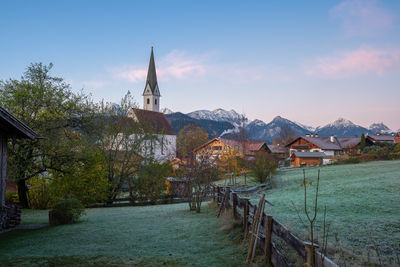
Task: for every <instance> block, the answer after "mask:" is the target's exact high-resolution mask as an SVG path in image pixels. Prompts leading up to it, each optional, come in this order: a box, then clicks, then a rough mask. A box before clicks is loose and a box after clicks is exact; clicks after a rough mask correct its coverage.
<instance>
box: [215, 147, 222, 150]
mask: <svg viewBox="0 0 400 267" xmlns="http://www.w3.org/2000/svg"><path fill="white" fill-rule="evenodd" d="M213 150H222V146H213Z"/></svg>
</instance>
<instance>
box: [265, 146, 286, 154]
mask: <svg viewBox="0 0 400 267" xmlns="http://www.w3.org/2000/svg"><path fill="white" fill-rule="evenodd" d="M268 148H269V150H271V152H272V153H278V154H279V153H281V154H283V153H286V152H287V148H286V147H285V146H280V145H268Z"/></svg>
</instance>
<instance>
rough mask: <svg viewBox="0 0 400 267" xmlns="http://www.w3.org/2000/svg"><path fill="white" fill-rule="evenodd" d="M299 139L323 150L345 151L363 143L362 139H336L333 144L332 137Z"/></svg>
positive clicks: (304, 137) (305, 137)
mask: <svg viewBox="0 0 400 267" xmlns="http://www.w3.org/2000/svg"><path fill="white" fill-rule="evenodd" d="M298 138H303V139H304V140H307V141H308V142H310V143H313V144H314V145H316V146H318V147H319V148H321V149H323V150H343V149H344V148H352V147H355V146H356V145H358V144H359V143H360V141H361V138H360V137H334V141H333V142H331V139H330V137H315V136H313V137H312V136H300V137H298ZM298 138H296V139H295V140H293V141H292V142H290V143H289V144H288V145H290V144H292V143H293V142H295V141H296V140H297V139H298ZM288 145H286V146H288Z"/></svg>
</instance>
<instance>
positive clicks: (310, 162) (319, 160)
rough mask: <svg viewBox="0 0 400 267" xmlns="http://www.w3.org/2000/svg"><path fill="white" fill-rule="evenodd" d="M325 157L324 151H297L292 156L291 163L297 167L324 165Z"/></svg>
mask: <svg viewBox="0 0 400 267" xmlns="http://www.w3.org/2000/svg"><path fill="white" fill-rule="evenodd" d="M325 157H326V155H325V153H324V152H297V151H295V152H293V153H292V155H291V156H290V165H291V166H295V167H302V166H317V165H322V164H323V159H324V158H325Z"/></svg>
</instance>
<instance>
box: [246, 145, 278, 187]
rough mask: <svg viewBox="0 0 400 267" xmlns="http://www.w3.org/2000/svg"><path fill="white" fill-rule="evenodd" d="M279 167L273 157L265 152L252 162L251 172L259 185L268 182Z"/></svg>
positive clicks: (258, 154)
mask: <svg viewBox="0 0 400 267" xmlns="http://www.w3.org/2000/svg"><path fill="white" fill-rule="evenodd" d="M277 166H278V164H277V163H276V160H275V159H274V158H273V156H272V155H270V154H268V153H264V152H260V153H257V155H256V157H255V159H254V160H253V161H252V162H251V170H252V172H253V173H254V176H255V177H256V179H257V181H258V182H259V183H265V182H267V181H268V180H269V176H270V174H273V173H275V171H276V168H277Z"/></svg>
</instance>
